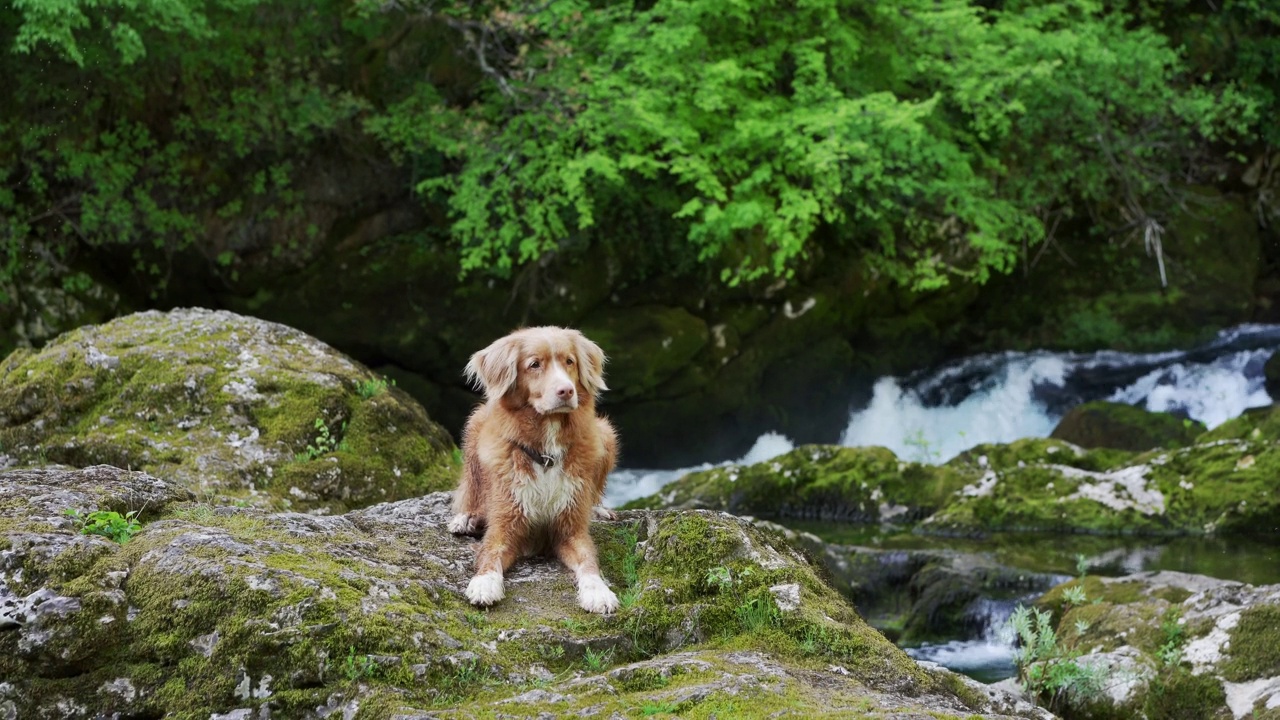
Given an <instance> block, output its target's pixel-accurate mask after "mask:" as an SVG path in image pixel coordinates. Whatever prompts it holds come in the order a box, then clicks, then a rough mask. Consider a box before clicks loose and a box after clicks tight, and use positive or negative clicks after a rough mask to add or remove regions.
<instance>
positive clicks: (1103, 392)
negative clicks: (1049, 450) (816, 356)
mask: <svg viewBox="0 0 1280 720" xmlns="http://www.w3.org/2000/svg"><path fill="white" fill-rule="evenodd" d="M1278 347H1280V326H1278V325H1241V326H1238V327H1235V328H1231V329H1228V330H1224V331H1222V332H1221V333H1219V334H1218V336H1217V337H1216V338H1215V339H1214V340H1213V341H1212V342H1210V343H1208V344H1206V345H1205V346H1203V347H1200V348H1195V349H1192V350H1188V351H1181V350H1176V351H1167V352H1161V353H1122V352H1116V351H1102V352H1097V353H1051V352H1045V351H1036V352H1029V353H1013V352H1010V353H999V354H991V355H979V356H974V357H969V358H964V359H962V360H959V361H956V362H954V363H949V364H947V365H945V366H943V367H941V368H938V369H935V370H932V371H929V372H927V373H917V374H916V375H912V376H908V377H901V378H895V377H884V378H880V379H879V380H878V381H877V382H876V384H875V386H874V388H873V390H872V397H871V402H870V403H869V404H868V405H867V407H865V408H861V409H858V410H856V411H853V412H852V413H851V414H850V418H849V424H848V425H847V426H846V428H845V430H844V433H843V435H842V436H841V440H840V444H842V445H846V446H850V447H860V446H868V445H880V446H883V447H887V448H889V449H890V450H892V451H894V452H895V453H896V454H897V455H898V456H899V457H901V458H904V459H908V460H915V461H919V462H933V463H937V462H946V461H947V460H950V459H951V458H953V457H955V456H956V455H958V454H959V453H961V452H964V451H965V450H967V449H969V448H971V447H973V446H974V445H978V444H981V443H1008V442H1013V441H1014V440H1018V439H1020V438H1025V437H1045V436H1047V435H1048V434H1049V433H1050V432H1052V431H1053V428H1054V426H1055V425H1057V423H1058V421H1059V420H1061V419H1062V415H1063V413H1065V412H1066V411H1067V410H1068V409H1070V408H1071V407H1072V406H1074V405H1077V404H1079V403H1082V402H1087V401H1089V400H1111V401H1114V402H1123V403H1129V404H1132V405H1140V406H1142V407H1145V408H1147V409H1148V410H1155V411H1164V412H1174V413H1178V414H1181V415H1184V416H1186V417H1190V418H1193V419H1195V420H1199V421H1201V422H1203V423H1204V424H1205V425H1207V426H1209V427H1211V428H1212V427H1216V426H1217V425H1220V424H1222V423H1223V422H1226V421H1227V420H1229V419H1231V418H1233V417H1236V416H1238V415H1239V414H1240V413H1242V412H1244V411H1245V410H1246V409H1248V408H1251V407H1261V406H1264V405H1267V404H1269V403H1270V402H1271V397H1270V396H1269V395H1268V394H1267V392H1266V390H1265V389H1264V388H1263V377H1262V366H1263V364H1264V363H1265V362H1266V360H1267V358H1269V357H1270V356H1271V354H1272V352H1274V351H1275V349H1276V348H1278ZM793 447H794V444H793V443H792V441H791V440H790V439H788V438H786V437H784V436H782V435H780V434H778V433H772V432H771V433H766V434H764V435H762V436H760V438H758V439H757V440H756V443H755V445H754V446H753V447H752V448H751V450H750V451H749V452H748V453H747V454H746V455H745V456H743V457H742V458H740V459H738V460H737V461H735V462H737V463H741V464H751V463H757V462H762V461H764V460H768V459H770V458H773V457H776V456H778V455H781V454H782V453H785V452H788V451H790V450H791V449H792V448H793ZM728 464H731V462H729V461H726V462H719V463H714V462H706V463H702V464H700V465H696V466H693V467H687V468H680V469H675V470H643V469H626V470H618V471H616V472H615V473H614V474H613V475H611V476H610V478H609V486H608V489H607V491H606V493H605V504H606V505H608V506H610V507H616V506H618V505H620V504H622V503H625V502H627V501H628V500H632V499H634V498H639V497H644V496H646V495H650V494H653V493H655V492H657V491H658V490H660V489H661V488H662V487H663V486H664V485H666V484H667V483H670V482H672V481H674V480H677V479H679V478H680V477H682V476H683V475H685V474H687V473H689V472H693V471H696V470H706V469H709V468H712V467H718V466H723V465H728Z"/></svg>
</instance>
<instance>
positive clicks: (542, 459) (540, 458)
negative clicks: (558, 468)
mask: <svg viewBox="0 0 1280 720" xmlns="http://www.w3.org/2000/svg"><path fill="white" fill-rule="evenodd" d="M511 444H512V445H515V446H516V447H518V448H520V451H521V452H523V453H524V454H525V455H528V456H529V459H530V460H532V461H533V462H534V463H535V464H537V465H541V466H542V467H544V468H547V469H550V468H553V467H555V464H556V459H555V458H554V457H552V456H551V455H548V454H546V453H540V452H538V451H537V450H534V449H533V448H531V447H529V446H528V445H521V444H520V443H511Z"/></svg>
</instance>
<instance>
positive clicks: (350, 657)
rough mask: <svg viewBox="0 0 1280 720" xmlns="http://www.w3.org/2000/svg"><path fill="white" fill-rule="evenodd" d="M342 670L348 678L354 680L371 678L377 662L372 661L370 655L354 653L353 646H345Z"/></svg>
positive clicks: (376, 668) (376, 667)
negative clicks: (345, 651)
mask: <svg viewBox="0 0 1280 720" xmlns="http://www.w3.org/2000/svg"><path fill="white" fill-rule="evenodd" d="M342 669H343V672H344V673H345V674H346V677H347V679H348V680H350V681H352V682H355V681H356V680H363V679H365V678H371V677H373V676H374V673H376V672H377V670H378V664H377V663H376V662H374V660H373V657H372V656H371V655H362V656H357V655H356V649H355V646H354V645H353V646H350V647H348V648H347V659H346V661H345V662H344V663H343V665H342Z"/></svg>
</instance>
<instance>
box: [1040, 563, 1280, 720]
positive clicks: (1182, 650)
mask: <svg viewBox="0 0 1280 720" xmlns="http://www.w3.org/2000/svg"><path fill="white" fill-rule="evenodd" d="M1039 604H1040V605H1041V606H1042V607H1043V608H1045V609H1047V610H1049V611H1050V612H1052V613H1053V619H1054V627H1055V628H1056V632H1057V635H1058V642H1059V643H1060V645H1061V646H1063V647H1066V648H1073V649H1075V650H1077V651H1078V652H1082V653H1083V654H1082V655H1081V656H1080V657H1078V658H1076V659H1075V660H1074V661H1073V662H1075V663H1076V664H1078V665H1080V666H1083V667H1093V668H1099V669H1101V671H1102V672H1103V673H1104V676H1103V678H1102V681H1103V682H1102V684H1101V691H1100V692H1097V693H1095V694H1092V695H1090V696H1088V697H1072V696H1071V695H1067V696H1064V697H1062V698H1060V699H1061V700H1065V701H1067V703H1068V704H1067V706H1066V707H1064V708H1063V709H1064V711H1065V712H1067V713H1070V715H1069V716H1075V715H1078V714H1081V713H1091V714H1090V715H1089V716H1091V717H1146V718H1149V719H1150V720H1156V719H1161V718H1223V719H1226V718H1257V719H1258V720H1272V719H1274V718H1277V717H1280V585H1268V586H1252V585H1246V584H1242V583H1238V582H1230V581H1226V580H1217V579H1214V578H1209V577H1204V576H1200V575H1187V574H1184V573H1176V572H1156V573H1139V574H1136V575H1130V576H1126V577H1119V578H1096V577H1088V578H1084V579H1082V580H1073V581H1071V582H1069V583H1066V584H1064V585H1061V586H1059V587H1057V588H1055V589H1053V590H1052V591H1050V592H1049V593H1048V594H1046V595H1045V596H1044V597H1043V598H1041V600H1040V601H1039Z"/></svg>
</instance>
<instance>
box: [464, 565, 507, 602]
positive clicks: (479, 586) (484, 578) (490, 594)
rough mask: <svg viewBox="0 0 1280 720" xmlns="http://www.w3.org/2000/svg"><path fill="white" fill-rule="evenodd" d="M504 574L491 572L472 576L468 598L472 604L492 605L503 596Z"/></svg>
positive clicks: (468, 587) (468, 586) (468, 588)
mask: <svg viewBox="0 0 1280 720" xmlns="http://www.w3.org/2000/svg"><path fill="white" fill-rule="evenodd" d="M504 595H505V593H503V591H502V574H501V573H496V572H491V573H485V574H483V575H477V576H475V577H473V578H471V582H470V583H469V584H468V585H467V599H468V600H470V601H471V604H472V605H492V604H494V603H496V602H498V601H499V600H501V599H502V598H503V596H504Z"/></svg>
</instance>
